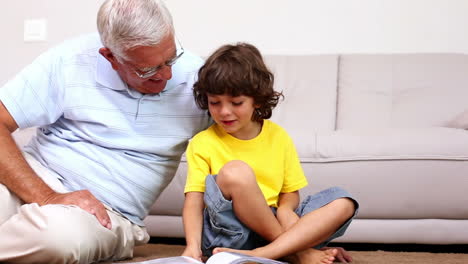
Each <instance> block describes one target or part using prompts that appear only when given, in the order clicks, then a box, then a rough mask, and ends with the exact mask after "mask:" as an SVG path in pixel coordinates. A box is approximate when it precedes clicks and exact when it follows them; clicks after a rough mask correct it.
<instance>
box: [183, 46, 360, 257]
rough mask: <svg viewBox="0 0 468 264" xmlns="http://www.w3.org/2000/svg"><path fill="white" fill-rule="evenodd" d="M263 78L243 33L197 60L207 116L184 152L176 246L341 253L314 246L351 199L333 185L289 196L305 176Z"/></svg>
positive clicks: (334, 227)
mask: <svg viewBox="0 0 468 264" xmlns="http://www.w3.org/2000/svg"><path fill="white" fill-rule="evenodd" d="M273 80H274V77H273V74H272V73H271V72H270V71H269V70H268V68H267V67H266V66H265V63H264V62H263V59H262V56H261V54H260V52H259V51H258V50H257V49H256V48H255V47H254V46H252V45H249V44H245V43H241V44H237V45H225V46H222V47H221V48H219V49H218V50H217V51H215V52H214V53H213V54H212V55H211V56H210V57H209V58H208V59H207V61H206V62H205V65H204V66H203V67H202V68H201V69H200V71H199V73H198V81H197V82H196V83H195V85H194V96H195V100H196V102H197V104H198V106H199V107H200V108H202V109H208V110H209V113H210V115H211V117H212V118H213V120H214V121H215V124H213V125H212V126H211V127H210V128H208V129H207V130H205V131H203V132H200V133H199V134H197V135H196V136H195V137H194V138H193V139H192V141H191V142H190V144H189V146H188V149H187V152H186V157H187V161H188V176H187V183H186V186H185V203H184V210H183V221H184V229H185V235H186V242H187V247H186V249H185V251H184V253H183V255H185V256H190V257H193V258H196V259H199V260H201V258H202V256H211V254H216V253H217V252H220V251H238V252H242V253H244V254H248V255H254V256H261V257H267V258H272V259H279V258H283V259H286V260H288V261H291V262H294V263H307V264H319V263H325V264H327V263H332V262H333V261H334V260H335V259H338V260H342V261H350V260H351V257H350V256H348V255H346V253H345V252H344V251H341V252H340V251H338V250H337V249H323V247H324V246H325V245H326V244H327V243H328V242H329V241H330V240H332V239H333V238H336V237H338V236H341V235H343V234H344V231H345V230H346V228H347V227H348V225H349V223H350V222H351V219H352V218H353V216H354V215H355V213H356V210H357V207H358V205H357V202H356V201H355V200H354V199H353V198H351V196H350V195H349V194H348V193H347V192H346V191H344V190H342V189H340V188H338V187H334V188H330V189H327V190H324V191H322V192H320V193H318V194H316V195H313V196H309V197H307V198H306V199H305V200H304V201H303V202H302V203H301V204H300V205H299V193H298V190H299V189H301V188H303V187H304V186H306V185H307V179H306V177H305V176H304V173H303V171H302V168H301V165H300V162H299V159H298V156H297V153H296V149H295V147H294V144H293V142H292V140H291V138H290V137H289V135H288V134H287V133H286V131H285V130H284V129H283V128H281V127H280V126H278V125H277V124H275V123H273V122H271V121H269V120H267V119H268V118H270V117H271V115H272V110H273V108H274V107H275V106H276V105H277V103H278V100H279V99H280V98H281V97H282V96H283V95H282V93H279V92H276V91H274V90H273ZM320 249H322V250H320Z"/></svg>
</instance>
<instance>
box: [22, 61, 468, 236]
mask: <svg viewBox="0 0 468 264" xmlns="http://www.w3.org/2000/svg"><path fill="white" fill-rule="evenodd" d="M265 59H266V60H267V63H268V65H269V66H270V68H271V69H272V71H273V72H274V73H275V77H276V79H275V82H276V84H275V85H276V89H278V90H282V91H283V92H284V94H285V100H284V101H283V102H281V103H280V105H279V106H278V107H277V109H275V111H274V112H273V118H272V119H273V120H274V121H276V122H277V123H279V124H281V125H282V126H283V127H285V128H286V129H287V131H288V132H289V133H290V135H291V136H292V137H293V140H294V141H295V143H296V146H297V150H298V153H299V157H300V160H301V162H302V166H303V168H304V171H305V174H306V175H307V177H308V179H309V186H308V187H306V188H305V189H304V190H302V192H301V194H302V195H306V194H310V193H314V192H316V191H319V190H321V189H324V188H327V187H329V186H335V185H336V186H341V187H343V188H345V189H347V190H348V191H350V192H351V193H352V194H353V195H354V196H355V197H356V198H357V199H358V201H359V202H360V205H361V207H360V211H359V214H358V216H357V219H356V220H355V221H354V222H353V223H352V224H351V226H350V227H349V229H348V232H347V233H346V235H345V236H343V237H341V238H339V239H338V240H336V241H337V242H356V243H418V244H468V195H467V194H466V193H467V189H468V130H466V129H468V55H463V54H393V55H365V54H350V55H309V56H266V58H265ZM16 136H17V138H18V139H19V141H21V142H23V141H25V140H27V137H28V136H25V135H21V133H19V134H18V135H16ZM185 171H186V163H185V162H182V163H181V165H180V167H179V170H178V172H177V174H176V176H175V178H174V180H173V181H172V182H171V184H170V185H169V187H168V188H167V189H166V190H165V191H164V193H163V194H162V195H161V196H160V198H159V199H158V200H157V201H156V203H155V204H154V206H153V208H152V210H151V212H150V214H149V216H148V217H147V218H146V220H145V222H146V224H147V226H148V230H149V233H150V235H151V236H155V237H183V236H184V232H183V227H182V217H181V213H182V206H183V200H184V195H183V187H184V184H185Z"/></svg>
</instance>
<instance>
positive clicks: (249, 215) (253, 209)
mask: <svg viewBox="0 0 468 264" xmlns="http://www.w3.org/2000/svg"><path fill="white" fill-rule="evenodd" d="M216 184H217V185H218V187H219V189H220V190H221V192H222V193H223V196H224V198H225V199H227V200H231V201H232V204H233V209H234V213H235V214H236V216H237V218H239V220H240V221H241V222H242V223H243V224H244V225H246V226H247V227H248V228H250V229H251V230H253V231H254V232H256V233H257V234H259V235H260V236H262V237H263V238H265V239H266V240H268V241H273V240H274V239H276V238H277V237H278V236H279V235H281V233H282V232H283V229H282V227H281V225H280V223H279V222H278V220H277V219H276V217H275V215H274V214H273V212H272V211H271V209H270V207H269V206H268V204H267V202H266V201H265V198H264V196H263V194H262V191H261V190H260V187H258V184H257V181H256V178H255V174H254V172H253V170H252V169H251V168H250V167H249V165H247V164H246V163H245V162H243V161H238V160H235V161H230V162H228V163H226V164H225V165H224V167H223V168H222V169H221V170H220V171H219V173H218V176H217V177H216Z"/></svg>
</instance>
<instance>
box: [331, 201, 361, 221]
mask: <svg viewBox="0 0 468 264" xmlns="http://www.w3.org/2000/svg"><path fill="white" fill-rule="evenodd" d="M334 203H335V205H336V206H338V207H339V209H340V212H341V213H342V214H343V215H344V216H345V217H346V218H351V217H352V216H353V215H354V213H355V212H356V209H357V208H356V204H355V202H354V201H353V200H352V199H350V198H347V197H343V198H339V199H337V200H335V201H334Z"/></svg>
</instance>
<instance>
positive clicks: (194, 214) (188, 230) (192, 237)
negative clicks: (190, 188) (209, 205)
mask: <svg viewBox="0 0 468 264" xmlns="http://www.w3.org/2000/svg"><path fill="white" fill-rule="evenodd" d="M204 207H205V203H204V202H203V193H202V192H187V193H186V194H185V201H184V209H183V212H182V219H183V222H184V231H185V241H186V243H187V247H186V248H185V250H184V252H183V253H182V255H183V256H188V257H192V258H194V259H196V260H199V261H202V259H201V258H202V252H201V237H202V227H203V208H204Z"/></svg>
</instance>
